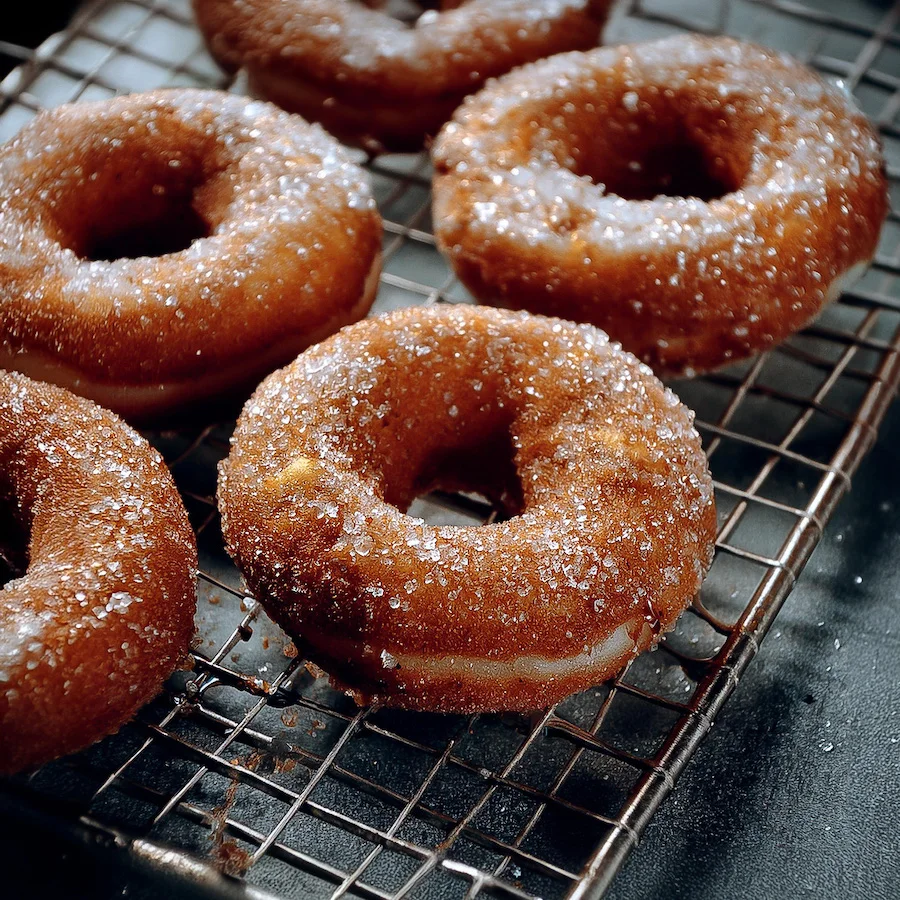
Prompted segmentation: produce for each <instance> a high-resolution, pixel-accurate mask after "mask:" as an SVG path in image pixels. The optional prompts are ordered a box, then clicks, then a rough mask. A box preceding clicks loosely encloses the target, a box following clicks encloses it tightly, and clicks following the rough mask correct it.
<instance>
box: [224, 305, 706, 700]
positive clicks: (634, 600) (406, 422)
mask: <svg viewBox="0 0 900 900" xmlns="http://www.w3.org/2000/svg"><path fill="white" fill-rule="evenodd" d="M692 421H693V415H692V413H690V412H689V411H688V410H687V409H686V408H685V407H683V406H682V405H681V404H680V403H679V401H678V398H677V397H676V396H675V395H674V394H673V393H672V392H671V391H670V390H668V389H667V388H664V387H663V385H662V384H660V383H659V382H658V381H657V380H656V379H655V378H654V377H653V375H652V373H651V372H650V370H649V369H648V368H647V367H646V366H644V365H642V364H640V363H638V362H637V360H635V359H634V357H632V356H631V355H630V354H627V353H624V352H623V351H622V350H621V349H620V348H619V347H618V345H616V344H611V343H610V342H609V340H608V338H607V337H606V335H605V334H604V333H603V332H601V331H599V330H598V329H596V328H593V327H591V326H576V325H573V324H572V323H570V322H563V321H560V320H558V319H548V318H544V317H541V316H532V315H530V314H527V313H514V312H507V311H501V310H493V309H488V308H484V307H481V308H476V307H472V306H468V305H461V306H444V307H435V308H429V309H426V310H423V309H421V308H412V309H405V310H400V311H397V312H393V313H391V314H389V315H387V316H384V317H376V318H374V319H367V320H364V321H362V322H359V323H357V324H355V325H353V326H350V327H349V328H345V329H343V330H342V331H340V332H338V334H337V335H335V336H334V337H332V338H330V339H328V340H326V341H324V342H322V343H321V344H318V345H316V346H315V347H312V348H310V350H308V351H306V352H305V353H303V354H301V356H300V357H298V359H297V360H296V361H295V362H294V363H292V364H291V365H290V366H288V367H287V368H285V369H282V370H280V371H279V372H276V373H274V374H273V375H271V376H270V377H269V378H268V379H266V380H265V381H264V382H263V383H262V385H261V386H260V387H259V389H258V390H257V392H256V393H255V394H254V396H253V397H252V398H251V399H250V400H249V401H248V403H247V405H246V406H245V408H244V411H243V413H242V415H241V417H240V419H239V421H238V425H237V429H236V431H235V436H234V439H233V446H232V451H231V454H230V456H229V458H228V459H227V461H226V462H225V463H223V464H222V467H221V474H220V481H219V503H220V508H221V509H222V511H223V532H224V534H225V535H226V539H227V542H228V546H229V549H230V552H231V553H232V554H233V555H234V556H235V558H236V559H237V560H238V562H239V564H240V566H241V569H242V571H243V572H244V574H245V576H246V577H247V579H248V583H249V584H250V585H251V587H252V589H254V590H256V589H259V591H260V593H259V596H260V597H262V598H265V599H266V602H268V601H269V600H271V603H269V606H268V608H269V609H270V611H272V614H273V615H275V616H276V618H277V619H278V620H279V621H280V622H282V623H285V622H288V623H290V626H291V627H292V630H293V631H294V632H296V631H297V630H298V629H300V630H301V632H302V631H303V630H304V627H305V625H309V626H310V627H313V626H314V627H317V628H320V629H322V630H324V631H325V632H328V633H329V634H337V635H344V637H346V638H347V639H359V638H360V637H361V636H362V637H363V638H364V636H365V634H366V633H367V632H368V631H371V630H373V629H374V630H375V631H377V634H378V639H379V640H380V641H383V642H384V643H382V644H381V645H380V646H379V647H376V651H377V650H378V649H380V648H381V647H385V646H386V647H388V648H392V652H393V651H394V650H396V651H397V652H412V653H419V654H421V653H427V654H432V653H433V654H438V655H439V656H440V657H445V656H446V657H451V656H453V655H454V654H465V653H466V652H475V651H476V649H478V650H479V652H480V650H481V648H484V647H489V648H490V650H489V652H487V655H488V656H489V657H490V658H492V659H494V660H504V659H505V660H509V659H515V658H517V657H519V656H522V655H529V654H533V655H535V656H541V657H544V656H546V657H550V658H553V657H556V656H565V655H568V654H574V655H577V654H580V653H582V652H583V651H584V650H585V647H587V648H588V650H589V649H590V646H591V645H593V644H594V643H595V642H597V641H598V640H599V639H601V638H604V637H606V636H608V633H609V631H611V630H614V629H615V628H617V627H618V626H619V625H621V624H622V622H623V621H624V620H625V619H627V618H629V616H633V617H636V618H637V619H638V620H639V622H640V623H641V624H642V625H643V624H644V622H645V616H647V617H649V618H650V619H651V620H652V619H654V618H657V617H662V616H663V613H662V612H659V614H658V616H657V613H654V612H653V608H654V607H655V608H656V609H657V611H665V612H664V615H665V618H666V621H667V622H671V621H672V620H674V617H675V616H676V615H677V614H678V613H679V612H681V610H682V609H683V608H684V605H685V603H686V602H687V600H688V598H689V597H690V596H692V595H693V592H694V591H695V590H696V589H697V588H698V587H699V583H700V581H701V579H702V576H703V574H704V573H705V571H706V570H707V569H708V566H709V562H710V554H711V551H712V541H711V532H714V522H715V515H714V512H713V492H712V484H711V481H710V478H709V472H708V468H707V465H706V459H705V456H704V454H703V451H702V449H701V445H700V439H699V437H698V435H697V433H696V431H695V430H694V429H693V427H692ZM436 484H437V485H440V486H443V487H450V488H463V489H468V490H473V489H474V490H481V491H483V492H485V493H487V494H488V496H490V497H491V498H492V499H494V500H495V501H496V502H497V503H499V504H500V505H502V506H504V507H506V509H507V511H508V512H509V513H511V514H513V515H512V517H511V518H509V519H508V520H506V521H502V522H497V523H493V524H490V525H486V526H484V527H480V528H479V527H473V528H454V527H448V526H432V525H428V524H426V523H425V522H424V521H422V520H421V519H418V518H415V517H412V516H409V515H406V514H405V513H404V512H403V511H404V510H406V509H407V507H408V506H409V504H410V503H411V501H412V500H413V499H414V498H415V497H416V496H417V495H418V494H419V493H423V492H425V491H427V490H429V489H431V488H432V487H434V486H435V485H436ZM351 597H352V600H349V599H346V598H351ZM340 598H345V599H340ZM623 610H624V612H623ZM298 623H299V624H298ZM638 630H640V629H638ZM376 656H377V652H376ZM486 690H488V689H487V688H486ZM496 702H497V703H499V704H500V706H502V705H503V701H500V700H499V699H498V700H497V701H496ZM486 708H489V707H486ZM494 708H497V707H494ZM532 708H533V707H532Z"/></svg>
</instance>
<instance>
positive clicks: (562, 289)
mask: <svg viewBox="0 0 900 900" xmlns="http://www.w3.org/2000/svg"><path fill="white" fill-rule="evenodd" d="M434 162H435V170H436V175H435V181H434V213H435V215H434V221H435V223H436V237H437V239H438V245H439V247H440V248H441V249H442V250H443V252H444V253H445V254H447V256H448V257H449V258H450V260H451V262H452V264H453V267H454V268H455V270H456V272H457V274H458V275H459V277H460V279H461V280H462V281H463V283H464V284H465V285H466V286H467V287H468V288H469V290H470V291H471V292H472V293H473V294H474V295H475V296H476V297H477V298H478V299H479V300H480V301H482V302H484V303H492V304H497V305H499V306H506V307H511V308H515V309H528V310H531V311H532V312H540V313H546V314H548V315H559V316H564V317H566V318H570V319H575V320H577V321H581V322H590V323H591V324H594V325H597V326H599V327H601V328H603V329H605V330H606V331H607V332H609V334H610V335H611V336H612V337H613V338H614V339H615V340H617V341H621V343H622V345H623V346H624V347H625V349H627V350H630V351H631V352H632V353H634V354H636V355H637V356H638V357H640V358H641V359H643V360H644V361H645V362H647V363H649V364H650V365H651V366H653V368H654V369H655V370H656V371H657V372H660V373H685V374H693V373H694V372H700V371H704V370H709V369H714V368H716V367H717V366H720V365H722V364H723V363H726V362H728V361H729V360H734V359H740V358H741V357H745V356H748V355H749V354H752V353H755V352H757V351H759V350H763V349H765V348H767V347H771V346H772V345H773V344H775V343H777V342H778V341H781V340H782V339H784V338H785V337H786V336H787V335H789V334H791V333H792V332H794V331H796V330H798V329H799V328H802V327H803V326H804V325H806V324H807V323H808V322H809V321H810V320H811V319H812V318H813V317H814V316H815V315H816V313H817V312H818V311H819V310H820V309H821V307H822V306H823V305H824V304H825V303H827V302H828V301H830V300H832V299H834V298H835V297H836V296H837V295H838V294H839V293H840V291H841V289H842V288H843V287H844V286H845V285H846V283H847V282H848V281H849V280H851V279H853V278H854V276H856V275H857V274H858V273H859V272H860V271H861V270H862V269H863V268H864V267H865V265H866V263H867V262H868V261H869V260H870V259H871V258H872V255H873V254H874V252H875V247H876V243H877V240H878V233H879V231H880V229H881V225H882V222H883V220H884V217H885V213H886V210H887V193H886V191H887V183H886V179H885V174H884V164H883V161H882V156H881V151H880V147H879V143H878V138H877V136H876V134H875V132H874V131H873V129H872V128H871V127H870V126H869V124H868V123H867V122H866V120H865V118H864V117H863V115H862V114H861V113H860V112H859V111H858V110H857V109H856V107H855V106H854V105H853V103H852V100H851V99H850V98H849V97H848V96H847V95H846V94H845V93H844V92H842V91H841V90H839V89H838V88H835V87H832V86H830V85H828V84H826V83H825V82H824V81H822V80H821V79H820V78H819V76H818V75H816V74H815V73H813V72H812V71H811V70H809V69H807V68H806V67H804V66H802V65H800V64H799V63H798V62H796V61H794V60H792V59H791V58H789V57H787V56H785V55H784V54H782V53H776V52H774V51H770V50H764V49H762V48H761V47H757V46H754V45H752V44H744V43H740V42H738V41H735V40H732V39H730V38H705V37H698V36H690V35H682V36H679V37H673V38H667V39H665V40H661V41H654V42H650V43H645V44H634V45H631V46H621V47H613V48H608V49H601V50H595V51H592V52H590V53H572V54H565V55H561V56H557V57H555V58H553V59H551V60H546V61H544V62H541V63H536V64H535V65H533V66H528V67H525V68H522V69H519V70H517V71H516V72H513V73H511V74H510V75H508V76H506V77H505V78H503V79H501V80H499V81H497V82H496V83H494V84H491V85H490V86H489V87H487V88H485V89H484V91H482V92H481V93H480V94H478V95H476V96H474V97H472V98H470V99H469V101H468V102H467V103H466V104H465V105H464V106H463V107H462V108H461V109H460V110H459V111H458V112H457V114H456V115H455V116H454V120H453V122H452V123H451V124H448V125H447V127H446V128H445V129H444V131H443V132H442V133H441V135H440V137H439V139H438V140H437V142H436V145H435V148H434Z"/></svg>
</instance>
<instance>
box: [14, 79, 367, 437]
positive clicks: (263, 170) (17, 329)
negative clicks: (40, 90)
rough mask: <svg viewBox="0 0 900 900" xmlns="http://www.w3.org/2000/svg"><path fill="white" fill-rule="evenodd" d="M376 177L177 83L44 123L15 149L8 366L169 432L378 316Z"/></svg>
mask: <svg viewBox="0 0 900 900" xmlns="http://www.w3.org/2000/svg"><path fill="white" fill-rule="evenodd" d="M380 247H381V228H380V219H379V216H378V213H377V212H376V210H375V207H374V204H373V201H372V198H371V196H370V193H369V189H368V187H367V184H366V178H365V174H364V173H363V172H362V170H361V169H359V168H358V167H357V166H355V165H352V164H351V163H350V162H349V161H348V158H347V156H345V154H344V152H343V151H342V150H341V148H340V147H339V146H338V145H337V144H336V143H335V141H334V140H333V139H332V138H330V137H329V136H328V135H326V134H325V133H324V132H323V131H322V130H321V129H320V128H319V127H318V126H310V125H308V124H307V123H305V122H303V121H302V120H301V119H299V118H297V117H293V116H289V115H287V114H286V113H284V112H281V111H280V110H278V109H276V108H275V107H274V106H270V105H269V104H267V103H261V102H258V101H248V100H246V99H243V98H239V97H235V96H230V95H228V94H224V93H220V92H216V91H193V90H171V91H157V92H153V93H148V94H135V95H131V96H127V97H121V98H117V99H113V100H109V101H102V102H99V103H84V104H78V105H74V106H62V107H59V108H58V109H54V110H53V111H51V112H46V113H42V114H41V115H39V116H38V117H37V118H36V119H34V120H33V121H32V122H31V123H29V124H28V125H26V126H25V127H24V128H23V129H22V130H21V132H19V134H18V136H17V137H16V138H15V139H14V140H12V141H11V142H10V143H9V144H7V145H6V146H5V147H3V148H2V149H0V367H6V368H8V369H16V370H18V371H21V372H24V373H25V374H28V375H32V376H34V377H37V378H41V379H43V380H45V381H52V382H55V383H57V384H60V385H62V386H64V387H68V388H70V389H71V390H73V391H75V392H76V393H79V394H81V395H83V396H86V397H89V398H91V399H93V400H96V401H97V402H99V403H101V404H103V405H104V406H107V407H109V408H110V409H113V410H115V411H116V412H119V413H121V414H123V415H125V416H128V417H132V418H135V419H142V420H145V419H153V418H159V417H160V416H166V415H171V414H173V413H174V412H177V411H180V410H182V409H183V408H185V407H192V408H193V409H202V410H204V411H205V410H206V408H207V407H208V403H209V400H210V398H213V397H215V396H217V395H222V394H225V395H228V394H236V393H238V392H240V391H244V393H243V394H241V396H240V399H241V400H243V399H245V398H246V396H247V394H249V392H250V390H251V389H252V386H254V385H255V384H256V383H257V382H258V381H259V379H260V378H261V377H262V376H263V375H265V374H267V373H268V372H270V371H272V369H274V368H276V367H277V366H280V365H283V364H284V363H285V362H287V361H288V360H290V359H293V358H294V356H296V355H297V353H298V352H300V350H302V349H304V348H305V347H307V346H308V345H309V344H311V343H313V342H315V341H318V340H321V339H322V338H323V337H325V336H326V335H328V334H331V333H332V332H333V331H335V330H337V329H338V328H340V327H341V326H342V325H345V324H346V323H348V322H352V321H354V320H356V319H358V318H359V317H360V316H362V315H364V314H365V312H366V311H367V310H368V308H369V306H370V304H371V302H372V300H373V298H374V293H375V289H376V287H377V280H378V274H379V267H380V262H379V261H380Z"/></svg>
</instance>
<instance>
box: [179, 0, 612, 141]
mask: <svg viewBox="0 0 900 900" xmlns="http://www.w3.org/2000/svg"><path fill="white" fill-rule="evenodd" d="M370 6H371V4H370ZM609 6H610V2H609V0H537V2H526V0H470V2H466V3H459V2H455V3H453V2H451V3H442V4H441V10H440V11H438V10H428V11H426V12H425V13H423V14H422V15H421V16H419V17H418V18H417V19H416V20H415V21H414V22H409V21H399V20H398V19H397V18H394V17H392V16H391V15H390V9H389V8H388V9H372V8H370V7H369V6H366V5H364V4H362V3H358V2H338V0H283V2H278V3H272V2H270V0H194V11H195V13H196V16H197V21H198V24H199V26H200V28H201V30H202V31H203V33H204V34H205V36H206V40H207V43H208V45H209V49H210V51H211V53H212V55H213V56H214V57H215V58H216V59H217V60H218V62H219V63H220V64H221V65H222V66H223V67H225V68H226V69H228V70H231V71H233V70H236V69H238V68H245V69H246V70H247V71H248V73H249V75H250V82H251V84H253V85H254V87H255V88H257V89H258V90H260V91H261V93H262V95H263V96H266V97H268V98H269V99H272V100H275V101H276V102H278V103H280V104H282V105H284V106H285V107H286V108H288V109H292V110H295V111H298V112H302V113H303V114H304V115H308V116H310V117H314V118H316V119H318V120H319V121H322V122H323V123H324V124H325V125H326V127H328V128H329V129H331V130H333V131H334V132H335V133H339V134H345V135H351V136H354V135H353V132H356V134H355V137H356V138H357V139H358V138H359V137H360V134H362V133H367V134H368V136H374V137H376V138H378V139H380V140H382V141H384V142H385V143H386V145H388V146H391V147H393V148H394V149H401V148H407V149H411V148H412V147H413V146H414V145H415V139H416V138H418V141H419V142H420V143H421V140H422V138H423V136H424V135H425V134H433V133H435V131H436V130H437V128H438V127H440V125H441V124H442V123H443V122H444V121H446V119H447V118H449V116H450V115H451V114H452V112H453V110H454V109H455V108H456V106H457V105H458V104H459V102H460V101H461V100H462V98H463V97H464V96H465V95H466V94H468V93H469V92H471V91H473V90H475V89H477V88H478V87H480V86H481V85H482V84H483V83H484V81H485V79H487V78H489V77H492V76H497V75H501V74H503V73H504V72H508V71H509V70H510V69H511V68H513V67H514V66H517V65H521V64H523V63H526V62H531V61H533V60H535V59H540V58H542V57H544V56H548V55H550V54H553V53H559V52H562V51H564V50H579V49H586V48H588V47H593V46H596V44H597V42H598V40H599V36H600V30H601V28H602V25H603V23H604V21H605V20H606V15H607V11H608V7H609ZM398 144H399V145H402V147H401V146H398Z"/></svg>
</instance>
